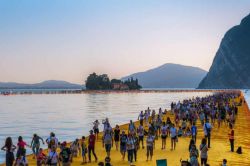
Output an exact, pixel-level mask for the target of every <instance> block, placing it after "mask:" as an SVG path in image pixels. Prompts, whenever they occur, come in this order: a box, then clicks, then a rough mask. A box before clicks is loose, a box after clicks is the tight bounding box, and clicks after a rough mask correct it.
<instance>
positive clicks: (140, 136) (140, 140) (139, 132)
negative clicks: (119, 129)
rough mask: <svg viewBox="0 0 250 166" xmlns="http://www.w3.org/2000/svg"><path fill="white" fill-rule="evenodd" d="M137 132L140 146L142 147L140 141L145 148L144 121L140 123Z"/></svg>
mask: <svg viewBox="0 0 250 166" xmlns="http://www.w3.org/2000/svg"><path fill="white" fill-rule="evenodd" d="M137 134H138V136H139V147H138V148H140V142H141V144H142V149H144V128H143V125H142V123H140V125H139V127H138V128H137Z"/></svg>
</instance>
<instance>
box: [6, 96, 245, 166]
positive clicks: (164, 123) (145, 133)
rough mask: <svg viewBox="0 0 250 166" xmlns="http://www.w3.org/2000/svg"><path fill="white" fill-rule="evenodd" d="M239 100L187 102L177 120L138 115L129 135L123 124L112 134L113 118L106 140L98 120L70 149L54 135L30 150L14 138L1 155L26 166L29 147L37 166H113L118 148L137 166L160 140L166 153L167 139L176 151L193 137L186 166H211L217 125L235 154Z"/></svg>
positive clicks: (174, 109) (9, 165)
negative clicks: (77, 164)
mask: <svg viewBox="0 0 250 166" xmlns="http://www.w3.org/2000/svg"><path fill="white" fill-rule="evenodd" d="M238 95H239V94H238V93H216V94H214V95H211V96H207V97H196V98H192V99H189V100H184V101H183V102H180V101H179V102H177V103H171V114H172V115H173V117H174V118H170V117H166V116H165V115H166V114H167V110H164V111H163V110H162V109H161V108H160V109H159V111H158V113H156V111H155V110H151V109H150V108H147V109H146V110H145V111H141V112H140V114H139V116H138V120H139V125H137V126H136V124H135V123H134V122H133V121H132V120H130V122H129V125H128V128H127V131H126V130H121V129H120V127H119V126H118V125H116V126H115V128H114V129H113V128H112V127H111V125H110V122H109V119H108V118H106V119H105V120H103V121H102V124H103V133H102V137H100V136H99V126H100V125H101V123H100V122H99V121H98V120H96V121H94V122H93V129H91V130H90V132H89V133H90V134H89V136H88V137H85V136H82V138H81V139H76V140H75V141H73V142H72V143H71V144H70V145H69V144H67V143H66V142H62V143H61V142H59V140H58V139H57V137H56V135H55V134H54V133H53V132H52V133H50V136H49V137H48V138H47V139H46V140H45V141H44V140H43V138H41V137H40V136H38V135H37V134H34V135H33V138H32V142H31V144H30V145H28V144H27V143H26V142H25V141H24V140H23V138H22V137H21V136H19V137H18V143H17V146H16V145H14V144H13V142H12V138H11V137H8V138H6V142H5V145H4V146H3V147H2V150H4V151H6V166H13V165H15V166H27V165H28V161H27V157H26V148H27V147H28V148H31V149H32V151H33V155H34V156H33V159H36V161H37V166H42V165H50V166H57V165H59V166H60V165H62V166H70V165H71V163H72V162H73V160H74V158H75V157H77V156H81V157H82V164H87V163H88V162H89V163H91V162H92V156H93V157H94V161H95V162H97V164H98V165H100V166H102V165H105V166H111V153H110V152H111V148H112V147H113V145H114V144H115V149H116V150H117V151H118V150H119V151H120V153H121V158H122V160H125V157H126V155H127V161H128V162H129V164H130V165H132V164H133V163H134V162H136V161H137V151H138V150H139V149H145V152H146V158H147V161H149V160H152V157H153V155H154V149H155V141H156V140H158V139H159V138H160V139H161V142H162V143H161V149H162V150H163V149H166V148H167V147H166V140H167V138H168V137H169V138H170V140H171V147H170V150H171V151H174V150H175V149H176V145H177V142H178V141H179V138H180V137H189V138H190V144H189V147H188V148H187V149H188V152H189V156H190V159H189V161H182V164H183V165H184V164H185V163H186V164H187V165H188V164H189V165H191V166H199V165H201V166H208V165H209V164H208V151H209V149H210V148H211V144H212V142H211V135H212V130H213V128H214V127H216V121H217V127H218V128H220V127H221V125H222V124H223V125H227V126H228V127H229V129H230V132H229V133H228V137H229V142H230V147H231V148H230V150H231V151H232V152H234V129H233V127H234V124H235V120H236V116H237V113H238V107H237V106H238V105H239V104H241V103H236V102H230V100H231V99H234V98H236V97H238ZM241 102H242V101H241ZM164 116H165V118H164ZM171 119H172V120H171ZM198 121H199V123H198ZM198 124H199V125H200V126H201V127H202V130H203V135H204V138H203V139H202V140H201V143H200V145H199V146H197V134H198V129H197V128H198V127H197V126H198ZM98 139H101V141H102V145H103V148H105V151H106V158H105V161H103V162H99V163H98V157H97V155H96V153H95V144H96V141H97V140H98ZM41 143H42V144H45V143H46V144H47V145H48V154H46V153H45V152H44V150H43V149H42V148H41V146H40V145H41ZM59 149H60V150H59ZM14 151H16V156H15V155H14ZM199 158H200V159H199ZM226 163H227V160H226V159H224V160H223V164H222V165H223V166H226Z"/></svg>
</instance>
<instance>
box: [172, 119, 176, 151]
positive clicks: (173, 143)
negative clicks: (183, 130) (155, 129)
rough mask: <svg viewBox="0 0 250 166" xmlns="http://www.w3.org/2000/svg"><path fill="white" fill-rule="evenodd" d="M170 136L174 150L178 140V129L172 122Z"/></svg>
mask: <svg viewBox="0 0 250 166" xmlns="http://www.w3.org/2000/svg"><path fill="white" fill-rule="evenodd" d="M170 136H171V150H174V149H175V147H176V140H177V129H176V128H175V125H174V124H172V126H171V128H170Z"/></svg>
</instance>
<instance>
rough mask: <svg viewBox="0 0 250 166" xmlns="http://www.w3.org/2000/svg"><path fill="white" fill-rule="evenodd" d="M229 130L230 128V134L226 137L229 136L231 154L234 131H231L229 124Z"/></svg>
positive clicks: (231, 127)
mask: <svg viewBox="0 0 250 166" xmlns="http://www.w3.org/2000/svg"><path fill="white" fill-rule="evenodd" d="M229 128H230V132H229V133H228V136H229V142H230V147H231V152H234V129H233V125H232V124H230V125H229Z"/></svg>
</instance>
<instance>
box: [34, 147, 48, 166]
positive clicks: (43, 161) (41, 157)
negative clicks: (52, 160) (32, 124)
mask: <svg viewBox="0 0 250 166" xmlns="http://www.w3.org/2000/svg"><path fill="white" fill-rule="evenodd" d="M46 160H47V157H46V155H45V154H44V153H43V149H42V148H40V149H39V151H38V154H37V156H36V163H37V166H42V165H45V164H46Z"/></svg>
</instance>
